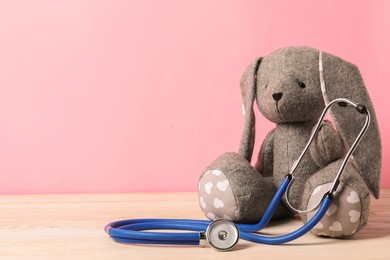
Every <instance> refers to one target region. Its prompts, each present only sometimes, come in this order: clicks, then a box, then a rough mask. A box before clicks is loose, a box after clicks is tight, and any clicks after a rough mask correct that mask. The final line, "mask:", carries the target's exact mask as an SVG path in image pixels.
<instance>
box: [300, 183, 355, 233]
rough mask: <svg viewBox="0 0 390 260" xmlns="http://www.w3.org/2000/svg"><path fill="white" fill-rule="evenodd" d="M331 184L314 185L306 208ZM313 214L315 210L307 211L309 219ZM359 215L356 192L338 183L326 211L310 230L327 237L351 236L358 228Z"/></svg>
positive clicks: (310, 206)
mask: <svg viewBox="0 0 390 260" xmlns="http://www.w3.org/2000/svg"><path fill="white" fill-rule="evenodd" d="M331 185H332V183H326V184H323V185H320V186H318V187H316V188H315V189H314V191H313V193H312V195H311V197H310V199H309V203H308V207H307V208H312V207H314V206H315V205H316V204H317V203H318V201H320V200H321V198H322V196H323V195H324V194H325V193H326V192H327V191H328V190H329V188H330V186H331ZM314 214H315V212H311V213H308V214H307V218H308V219H311V218H312V217H313V216H314ZM361 216H362V203H361V200H360V198H359V195H358V193H357V192H356V191H355V190H354V189H353V188H352V187H350V186H348V185H346V184H345V183H340V184H339V187H338V188H337V191H336V193H335V197H334V199H333V202H332V204H331V205H330V207H329V209H328V211H327V212H326V214H325V216H324V217H323V218H322V219H321V221H320V222H319V223H318V224H317V225H316V226H315V227H314V228H313V229H312V231H311V232H312V233H314V234H316V235H319V236H328V237H347V236H351V235H353V234H355V233H356V231H357V230H358V229H359V226H360V223H361V219H360V218H361Z"/></svg>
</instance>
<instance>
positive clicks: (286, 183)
mask: <svg viewBox="0 0 390 260" xmlns="http://www.w3.org/2000/svg"><path fill="white" fill-rule="evenodd" d="M336 103H338V104H339V105H340V106H341V107H346V106H347V105H348V104H349V105H352V106H353V107H354V108H355V109H356V110H357V112H359V113H361V114H365V115H366V121H365V123H364V125H363V127H362V129H361V130H360V132H359V134H358V136H357V137H356V139H355V141H354V142H353V144H352V146H351V147H350V149H349V150H348V152H347V154H346V156H345V158H344V161H343V163H342V164H341V166H340V169H339V171H338V173H337V175H336V177H335V179H334V181H333V183H332V185H331V186H330V188H329V190H328V191H327V192H326V193H325V194H324V195H323V197H322V199H321V201H320V202H319V203H318V204H317V205H316V206H315V207H313V208H311V209H309V210H298V209H295V208H293V207H292V206H291V204H290V202H289V201H288V192H289V188H290V186H291V184H292V183H293V180H294V173H295V171H296V169H297V167H298V165H299V163H300V162H301V161H302V158H303V156H304V155H305V153H306V151H307V150H308V148H309V146H310V144H311V143H312V141H313V139H314V137H315V136H316V135H317V134H318V132H319V129H320V127H321V123H322V121H323V119H324V117H325V115H326V113H327V111H328V110H329V108H330V107H331V106H332V105H334V104H336ZM369 124H370V113H369V111H368V110H367V108H366V107H365V106H363V105H361V104H357V103H355V102H353V101H350V100H348V99H345V98H338V99H335V100H333V101H331V102H330V103H329V104H328V105H327V106H326V107H325V109H324V111H323V112H322V114H321V116H320V118H319V120H318V122H317V124H316V126H315V130H314V131H313V132H312V134H311V136H310V139H309V141H308V143H307V144H306V146H305V148H304V149H303V151H302V153H301V155H300V156H299V158H298V159H297V160H296V161H295V163H294V164H293V166H292V167H291V168H290V170H289V173H288V174H287V175H286V177H285V178H284V179H283V181H282V183H281V184H280V186H279V188H278V189H277V191H276V193H275V195H274V197H273V199H272V200H271V202H270V205H269V206H268V208H267V210H266V212H265V213H264V216H263V218H262V219H261V221H260V222H259V223H257V224H235V223H233V222H232V221H229V220H225V219H217V220H214V221H209V220H192V219H129V220H120V221H116V222H112V223H110V224H108V225H106V226H105V228H104V230H105V232H106V233H107V234H108V235H110V236H111V238H112V239H113V240H114V241H116V242H121V243H130V244H160V245H161V244H165V245H202V244H205V243H206V242H207V243H208V244H209V245H210V246H212V247H214V248H215V249H217V250H219V251H227V250H230V249H232V248H233V247H234V246H235V245H236V244H237V242H238V240H239V239H240V238H241V239H244V240H247V241H251V242H255V243H261V244H270V245H276V244H282V243H286V242H289V241H292V240H294V239H297V238H299V237H301V236H303V235H304V234H306V233H307V232H309V231H310V230H311V229H312V228H313V227H314V226H316V225H317V224H318V223H319V222H320V220H321V219H322V217H323V216H324V215H325V213H326V212H327V210H328V208H329V206H330V204H331V203H332V200H333V198H334V196H335V192H336V190H337V187H338V185H339V183H340V181H339V179H340V177H341V174H342V172H343V170H344V168H345V166H346V164H347V162H348V160H349V158H350V156H351V155H352V153H353V151H354V150H355V149H356V147H357V145H358V144H359V142H360V140H361V139H362V137H363V135H364V134H365V132H366V131H367V128H368V126H369ZM285 193H286V198H287V203H288V204H289V206H290V207H291V208H292V209H294V210H296V211H297V212H298V213H307V212H311V211H314V210H316V209H318V211H317V212H316V213H315V215H314V216H313V217H312V218H311V219H310V220H309V221H308V222H306V224H304V225H303V226H302V227H300V228H299V229H297V230H295V231H293V232H291V233H289V234H285V235H280V236H262V235H258V234H254V233H253V232H257V231H259V230H261V229H263V228H264V227H266V226H267V224H268V223H269V221H270V219H271V217H272V215H273V214H274V212H275V210H276V208H277V206H278V204H279V202H280V201H281V199H282V197H283V195H284V194H285ZM160 229H170V230H188V231H195V232H180V233H173V232H150V231H148V232H145V230H160Z"/></svg>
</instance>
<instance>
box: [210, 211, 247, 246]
mask: <svg viewBox="0 0 390 260" xmlns="http://www.w3.org/2000/svg"><path fill="white" fill-rule="evenodd" d="M205 238H206V240H207V242H208V244H209V245H210V246H211V247H213V248H214V249H216V250H218V251H229V250H231V249H232V248H233V247H234V246H235V245H236V244H237V242H238V240H239V239H240V231H239V229H238V227H237V226H236V224H234V223H233V222H232V221H229V220H225V219H217V220H214V221H213V222H211V223H210V224H209V226H208V227H207V230H206V234H205Z"/></svg>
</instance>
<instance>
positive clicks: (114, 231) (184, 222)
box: [105, 176, 332, 245]
mask: <svg viewBox="0 0 390 260" xmlns="http://www.w3.org/2000/svg"><path fill="white" fill-rule="evenodd" d="M290 181H291V178H290V177H289V176H286V178H284V180H283V181H282V183H281V184H280V186H279V188H278V190H277V191H276V193H275V196H274V197H273V199H272V201H271V203H270V204H269V206H268V208H267V210H266V212H265V213H264V216H263V218H262V219H261V221H260V222H259V223H257V224H237V227H238V228H239V230H240V238H241V239H244V240H248V241H251V242H256V243H262V244H270V245H275V244H281V243H286V242H289V241H292V240H294V239H297V238H299V237H301V236H302V235H304V234H306V233H307V232H309V231H310V229H312V228H313V227H314V226H315V225H316V224H317V223H318V222H319V221H320V220H321V218H322V217H323V216H324V215H325V213H326V211H327V210H328V208H329V206H330V204H331V202H332V196H331V195H329V196H328V195H327V194H325V196H324V198H323V200H322V202H321V205H320V208H319V210H318V211H317V213H316V214H315V215H314V217H313V218H311V219H310V220H309V221H308V222H307V223H306V224H305V225H304V226H302V227H301V228H299V229H298V230H296V231H294V232H292V233H289V234H286V235H281V236H273V237H268V236H261V235H257V234H253V233H251V232H256V231H259V230H261V229H262V228H264V227H265V226H267V224H268V223H269V221H270V219H271V217H272V215H273V213H274V212H275V210H276V208H277V206H278V204H279V202H280V200H281V199H282V196H283V194H284V193H285V192H286V189H287V187H288V185H289V183H290ZM211 222H212V221H209V220H193V219H130V220H121V221H116V222H112V223H110V224H108V225H106V227H105V231H106V232H107V233H108V234H109V235H110V236H111V238H112V239H113V240H114V241H116V242H121V243H131V244H171V245H199V243H200V237H199V231H203V232H205V231H206V229H207V227H208V226H209V225H210V223H211ZM157 229H175V230H191V231H197V232H188V233H175V232H172V233H162V232H139V231H142V230H157Z"/></svg>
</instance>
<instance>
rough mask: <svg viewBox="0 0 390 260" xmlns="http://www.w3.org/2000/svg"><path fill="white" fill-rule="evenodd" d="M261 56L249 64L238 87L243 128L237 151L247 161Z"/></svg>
mask: <svg viewBox="0 0 390 260" xmlns="http://www.w3.org/2000/svg"><path fill="white" fill-rule="evenodd" d="M261 59H262V58H258V59H256V60H255V61H254V62H252V63H251V65H249V67H248V68H247V69H246V70H245V71H244V74H243V75H242V76H241V81H240V89H241V96H242V102H243V103H242V113H243V115H244V120H245V123H244V130H243V132H242V137H241V142H240V148H239V151H238V153H239V154H240V155H242V156H243V157H244V158H245V159H247V160H248V161H249V162H250V161H251V159H252V153H253V146H254V144H255V124H256V123H255V113H254V112H253V103H254V101H255V97H256V82H257V71H258V69H259V66H260V62H261Z"/></svg>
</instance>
